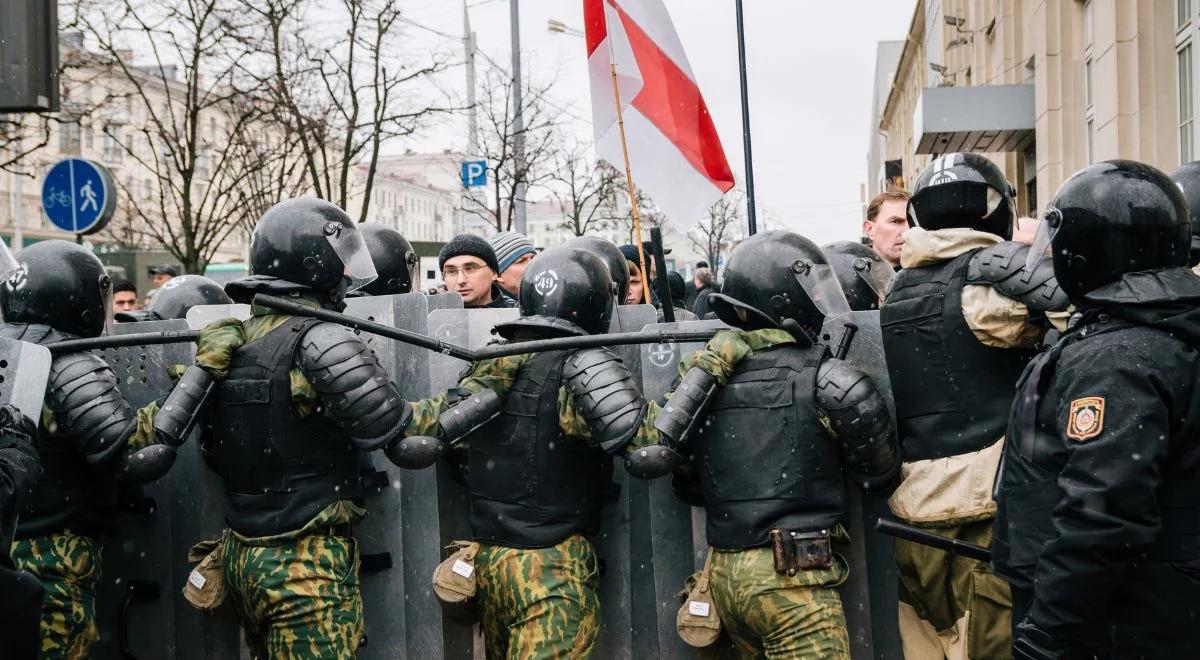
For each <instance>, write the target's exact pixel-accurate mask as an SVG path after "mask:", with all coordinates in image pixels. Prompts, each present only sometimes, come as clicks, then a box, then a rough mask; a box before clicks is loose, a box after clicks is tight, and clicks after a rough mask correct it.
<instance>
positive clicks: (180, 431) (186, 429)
mask: <svg viewBox="0 0 1200 660" xmlns="http://www.w3.org/2000/svg"><path fill="white" fill-rule="evenodd" d="M216 384H217V381H216V379H214V378H213V377H212V376H211V375H209V373H208V372H207V371H205V370H204V369H202V368H200V367H197V366H194V365H193V366H191V367H188V369H187V371H185V372H184V373H183V377H182V378H180V379H179V382H178V383H176V384H175V387H174V389H172V390H171V393H170V394H168V395H167V400H166V401H164V402H163V405H162V407H161V408H159V409H158V412H157V413H155V415H154V437H155V439H156V440H158V441H159V442H160V443H162V444H166V445H170V446H171V447H178V446H179V445H181V444H183V442H184V441H185V440H187V437H188V435H189V434H190V433H191V432H192V429H193V428H195V426H196V422H197V421H198V420H199V419H200V415H201V414H202V413H203V412H204V409H205V407H206V404H207V403H208V401H209V399H210V398H211V397H212V393H213V390H214V389H216Z"/></svg>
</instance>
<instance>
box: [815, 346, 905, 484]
mask: <svg viewBox="0 0 1200 660" xmlns="http://www.w3.org/2000/svg"><path fill="white" fill-rule="evenodd" d="M815 394H816V400H817V406H818V407H819V408H820V409H821V410H822V411H824V412H825V415H826V416H827V417H828V419H829V423H830V426H831V427H832V431H833V433H834V434H835V435H836V437H837V442H838V449H839V450H840V451H841V454H842V461H843V463H844V465H845V466H846V470H847V471H848V472H849V473H850V475H851V477H853V478H854V480H855V482H856V483H857V484H858V486H859V487H860V488H862V489H863V490H864V491H866V492H868V493H873V494H884V493H888V492H890V491H891V490H894V489H895V487H896V484H897V479H898V478H899V476H900V451H899V447H898V445H897V442H896V428H895V425H894V424H893V422H892V417H891V414H890V413H889V412H888V407H887V402H886V401H885V400H884V398H883V395H881V394H880V393H879V390H877V389H875V385H874V383H872V382H871V379H870V378H869V377H868V376H867V375H866V374H865V373H863V372H862V371H860V370H859V369H858V367H855V366H854V365H852V364H850V363H849V362H846V361H844V360H839V359H837V358H828V359H826V360H825V361H824V362H822V363H821V366H820V367H819V368H818V369H817V381H816V393H815Z"/></svg>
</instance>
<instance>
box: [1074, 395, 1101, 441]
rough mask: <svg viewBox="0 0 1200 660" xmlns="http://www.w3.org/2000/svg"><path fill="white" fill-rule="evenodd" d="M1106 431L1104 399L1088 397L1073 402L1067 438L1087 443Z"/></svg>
mask: <svg viewBox="0 0 1200 660" xmlns="http://www.w3.org/2000/svg"><path fill="white" fill-rule="evenodd" d="M1103 430H1104V397H1102V396H1088V397H1083V398H1082V399H1075V400H1074V401H1072V402H1071V415H1070V418H1069V420H1068V422H1067V437H1068V438H1070V439H1072V440H1078V441H1079V442H1085V441H1087V440H1091V439H1092V438H1094V437H1096V436H1098V435H1100V432H1101V431H1103Z"/></svg>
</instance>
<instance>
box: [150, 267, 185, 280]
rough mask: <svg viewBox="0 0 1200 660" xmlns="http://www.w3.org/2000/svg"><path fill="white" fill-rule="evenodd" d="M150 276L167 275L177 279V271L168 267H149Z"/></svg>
mask: <svg viewBox="0 0 1200 660" xmlns="http://www.w3.org/2000/svg"><path fill="white" fill-rule="evenodd" d="M150 274H151V275H168V276H170V277H179V269H178V268H176V267H174V266H170V265H165V264H164V265H161V266H151V267H150Z"/></svg>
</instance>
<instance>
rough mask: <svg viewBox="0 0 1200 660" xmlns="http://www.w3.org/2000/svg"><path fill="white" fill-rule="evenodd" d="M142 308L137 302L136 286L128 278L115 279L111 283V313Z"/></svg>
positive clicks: (134, 310)
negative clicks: (113, 282) (115, 280)
mask: <svg viewBox="0 0 1200 660" xmlns="http://www.w3.org/2000/svg"><path fill="white" fill-rule="evenodd" d="M141 308H142V305H141V303H140V302H138V292H137V286H135V285H134V284H133V282H130V281H129V280H117V282H116V283H115V284H113V297H112V312H111V313H112V314H116V313H118V312H136V311H138V310H139V309H141Z"/></svg>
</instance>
